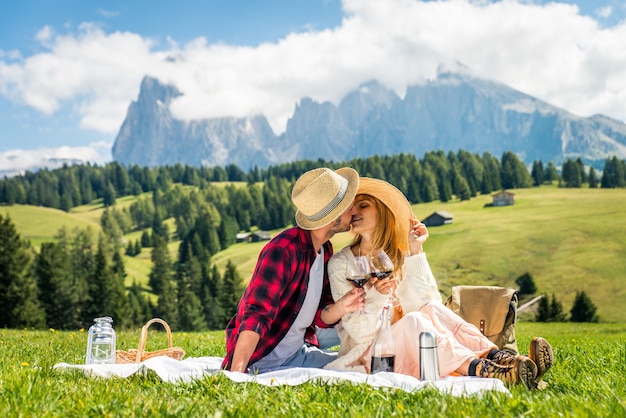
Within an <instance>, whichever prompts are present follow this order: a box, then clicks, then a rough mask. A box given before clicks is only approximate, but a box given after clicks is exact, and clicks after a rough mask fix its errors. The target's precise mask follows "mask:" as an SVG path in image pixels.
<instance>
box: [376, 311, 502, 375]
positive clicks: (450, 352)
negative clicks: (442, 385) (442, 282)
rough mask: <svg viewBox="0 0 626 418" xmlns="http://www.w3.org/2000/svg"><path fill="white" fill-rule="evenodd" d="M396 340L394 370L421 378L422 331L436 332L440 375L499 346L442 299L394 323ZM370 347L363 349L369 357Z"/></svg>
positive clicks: (393, 328)
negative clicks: (420, 352) (420, 342)
mask: <svg viewBox="0 0 626 418" xmlns="http://www.w3.org/2000/svg"><path fill="white" fill-rule="evenodd" d="M391 331H392V333H393V336H394V339H395V343H396V361H395V371H396V372H397V373H402V374H406V375H410V376H414V377H416V378H418V379H419V378H420V360H419V357H420V356H419V336H420V333H421V332H423V331H430V332H433V333H435V335H437V355H438V357H439V373H440V374H441V377H445V376H448V375H450V374H452V373H454V372H455V371H456V370H457V369H458V368H459V367H460V366H461V365H462V364H463V363H465V362H466V361H467V360H469V359H475V358H481V357H485V356H486V355H487V353H488V352H489V351H490V350H491V349H494V348H498V347H497V346H496V345H495V344H494V343H492V342H491V341H490V340H489V339H488V338H487V337H485V336H484V335H482V334H481V333H480V331H479V330H478V328H476V327H475V326H474V325H472V324H470V323H469V322H466V321H465V320H463V319H462V318H461V317H460V316H458V315H457V314H455V313H454V312H452V311H451V310H450V309H448V308H447V307H445V306H444V305H443V304H442V303H440V302H431V303H429V304H427V305H425V306H424V307H422V308H421V309H420V310H419V311H416V312H409V313H407V314H405V316H404V317H402V319H400V320H399V321H398V322H396V323H395V324H393V325H392V327H391ZM369 356H370V350H367V351H366V352H365V353H364V358H369Z"/></svg>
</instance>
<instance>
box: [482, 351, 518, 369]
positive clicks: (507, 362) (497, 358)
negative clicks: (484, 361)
mask: <svg viewBox="0 0 626 418" xmlns="http://www.w3.org/2000/svg"><path fill="white" fill-rule="evenodd" d="M494 351H495V350H494ZM518 357H524V356H522V355H519V354H515V353H512V352H510V351H504V350H498V351H495V354H493V355H491V353H490V355H489V356H487V358H488V359H489V360H491V361H493V362H494V363H496V364H499V365H500V366H512V365H513V364H515V360H517V358H518Z"/></svg>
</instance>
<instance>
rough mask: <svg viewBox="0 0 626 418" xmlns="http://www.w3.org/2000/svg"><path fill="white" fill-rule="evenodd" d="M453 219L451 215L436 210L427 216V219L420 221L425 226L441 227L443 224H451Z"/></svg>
mask: <svg viewBox="0 0 626 418" xmlns="http://www.w3.org/2000/svg"><path fill="white" fill-rule="evenodd" d="M453 218H454V217H453V216H452V214H451V213H448V212H444V211H442V210H438V211H437V212H433V213H432V214H430V215H428V217H426V218H424V219H422V223H423V224H424V225H426V226H441V225H445V224H451V223H452V219H453Z"/></svg>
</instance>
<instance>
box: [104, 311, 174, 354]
mask: <svg viewBox="0 0 626 418" xmlns="http://www.w3.org/2000/svg"><path fill="white" fill-rule="evenodd" d="M155 322H158V323H159V324H161V325H163V328H165V331H166V332H167V348H164V349H162V350H156V351H146V340H147V339H148V327H149V326H150V325H152V324H154V323H155ZM184 355H185V350H183V349H182V348H180V347H172V331H171V330H170V326H169V325H167V322H165V321H164V320H162V319H160V318H152V319H151V320H149V321H148V322H146V325H144V326H143V328H141V336H140V337H139V346H138V347H137V349H136V350H135V349H134V348H131V349H130V350H128V351H123V350H117V351H116V352H115V363H117V364H127V363H141V362H142V361H144V360H147V359H149V358H152V357H157V356H167V357H171V358H173V359H175V360H181V359H182V358H183V356H184Z"/></svg>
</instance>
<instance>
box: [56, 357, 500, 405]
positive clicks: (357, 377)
mask: <svg viewBox="0 0 626 418" xmlns="http://www.w3.org/2000/svg"><path fill="white" fill-rule="evenodd" d="M222 360H223V359H222V358H221V357H195V358H194V357H189V358H186V359H185V360H181V361H179V360H174V359H172V358H170V357H165V356H160V357H153V358H150V359H148V360H145V361H143V362H141V363H136V364H68V363H58V364H56V365H55V366H54V368H55V369H56V370H59V371H72V370H74V371H83V372H84V373H86V374H87V375H90V376H94V377H100V378H111V377H120V378H126V377H129V376H131V375H133V374H135V373H145V372H146V371H147V370H153V371H154V372H155V373H156V374H157V375H158V376H159V377H160V378H161V379H162V380H163V381H165V382H169V383H185V382H190V381H192V380H195V379H203V378H205V377H207V376H210V375H214V374H218V373H221V374H223V375H225V376H226V377H228V378H229V379H231V380H232V381H234V382H253V383H257V384H260V385H266V386H280V385H291V386H294V385H300V384H303V383H306V382H323V383H327V384H333V383H337V382H342V381H349V382H353V383H355V384H367V385H370V386H373V387H377V388H394V389H401V390H404V391H406V392H414V391H417V390H420V389H423V388H425V387H433V388H437V389H438V390H439V391H440V392H442V393H447V394H451V395H453V396H465V395H482V394H484V393H486V392H489V391H497V392H503V393H506V394H510V392H509V390H508V389H507V388H506V387H505V386H504V383H503V382H502V381H501V380H499V379H484V378H478V377H447V378H445V379H441V380H438V381H436V382H422V381H420V380H418V379H416V378H414V377H411V376H406V375H403V374H399V373H377V374H374V375H368V374H363V373H358V372H340V371H335V370H326V369H311V368H302V367H296V368H289V369H283V370H277V371H273V372H268V373H261V374H256V375H255V374H247V373H238V372H230V371H226V370H221V369H220V366H221V364H222Z"/></svg>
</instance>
